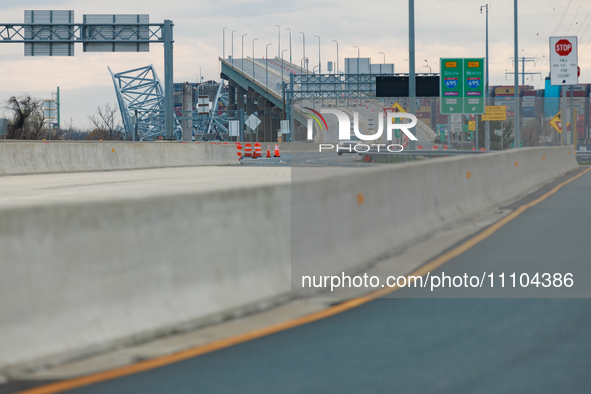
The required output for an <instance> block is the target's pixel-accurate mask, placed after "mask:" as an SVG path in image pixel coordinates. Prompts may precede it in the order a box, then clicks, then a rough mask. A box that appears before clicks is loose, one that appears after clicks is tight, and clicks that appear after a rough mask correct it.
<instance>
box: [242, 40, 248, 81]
mask: <svg viewBox="0 0 591 394" xmlns="http://www.w3.org/2000/svg"><path fill="white" fill-rule="evenodd" d="M247 35H248V34H247V33H244V34H243V35H242V66H241V67H242V75H244V36H247Z"/></svg>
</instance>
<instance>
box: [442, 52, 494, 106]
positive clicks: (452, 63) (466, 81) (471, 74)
mask: <svg viewBox="0 0 591 394" xmlns="http://www.w3.org/2000/svg"><path fill="white" fill-rule="evenodd" d="M484 88H485V86H484V59H482V58H469V59H441V79H440V97H441V106H440V107H441V113H442V114H482V113H484Z"/></svg>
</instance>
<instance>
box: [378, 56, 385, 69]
mask: <svg viewBox="0 0 591 394" xmlns="http://www.w3.org/2000/svg"><path fill="white" fill-rule="evenodd" d="M378 53H381V54H382V55H384V64H386V54H385V53H384V52H378ZM380 74H382V66H380Z"/></svg>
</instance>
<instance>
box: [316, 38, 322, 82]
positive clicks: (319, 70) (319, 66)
mask: <svg viewBox="0 0 591 394" xmlns="http://www.w3.org/2000/svg"><path fill="white" fill-rule="evenodd" d="M314 37H318V74H322V71H321V69H322V66H321V65H322V62H321V61H320V36H314Z"/></svg>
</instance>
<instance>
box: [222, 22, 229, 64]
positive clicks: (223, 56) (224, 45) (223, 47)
mask: <svg viewBox="0 0 591 394" xmlns="http://www.w3.org/2000/svg"><path fill="white" fill-rule="evenodd" d="M227 28H228V27H227V26H226V27H224V28H223V29H222V60H225V59H226V29H227Z"/></svg>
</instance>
